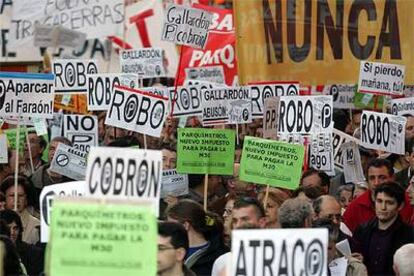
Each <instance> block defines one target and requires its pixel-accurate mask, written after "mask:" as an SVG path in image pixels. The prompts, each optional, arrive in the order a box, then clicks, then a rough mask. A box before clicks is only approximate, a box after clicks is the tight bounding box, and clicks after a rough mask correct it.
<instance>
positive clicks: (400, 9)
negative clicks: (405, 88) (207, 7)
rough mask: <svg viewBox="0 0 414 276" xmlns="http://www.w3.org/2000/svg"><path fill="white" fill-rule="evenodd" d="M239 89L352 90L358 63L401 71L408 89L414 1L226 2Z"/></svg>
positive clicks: (412, 79)
mask: <svg viewBox="0 0 414 276" xmlns="http://www.w3.org/2000/svg"><path fill="white" fill-rule="evenodd" d="M233 5H234V14H235V20H236V32H237V59H238V66H239V78H240V82H241V83H242V84H246V83H249V82H257V81H276V80H278V81H280V80H284V81H300V82H301V84H307V85H309V84H341V83H357V82H358V77H359V65H360V61H361V60H370V61H378V62H385V63H394V64H403V65H405V66H406V76H405V83H406V84H408V83H410V84H412V83H414V70H413V69H414V56H413V54H414V51H413V48H414V17H413V16H412V12H413V11H414V0H375V1H374V0H355V1H350V0H344V1H341V0H337V1H335V0H318V1H315V0H296V1H295V0H238V1H233Z"/></svg>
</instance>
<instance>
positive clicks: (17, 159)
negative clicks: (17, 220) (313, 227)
mask: <svg viewBox="0 0 414 276" xmlns="http://www.w3.org/2000/svg"><path fill="white" fill-rule="evenodd" d="M19 151H20V116H19V117H18V118H17V135H16V163H15V169H14V211H16V212H17V186H18V181H17V178H18V176H19V155H20V154H19Z"/></svg>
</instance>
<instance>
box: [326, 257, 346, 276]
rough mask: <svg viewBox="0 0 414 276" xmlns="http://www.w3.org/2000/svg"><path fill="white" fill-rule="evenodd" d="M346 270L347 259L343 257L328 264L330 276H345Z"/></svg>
mask: <svg viewBox="0 0 414 276" xmlns="http://www.w3.org/2000/svg"><path fill="white" fill-rule="evenodd" d="M347 268H348V259H347V258H345V257H342V258H337V259H335V260H332V262H331V263H330V264H329V270H330V271H331V274H330V275H332V276H346V271H347Z"/></svg>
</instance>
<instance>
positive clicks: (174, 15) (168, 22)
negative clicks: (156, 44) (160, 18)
mask: <svg viewBox="0 0 414 276" xmlns="http://www.w3.org/2000/svg"><path fill="white" fill-rule="evenodd" d="M212 18H213V15H212V14H211V13H209V12H206V11H204V10H200V9H194V8H190V7H185V6H180V5H174V4H170V5H168V6H167V8H166V11H165V17H164V27H163V30H162V38H161V39H162V40H165V41H171V42H174V43H176V44H179V45H187V46H191V47H194V48H201V49H204V47H205V45H206V43H207V38H208V29H209V28H210V25H211V21H212Z"/></svg>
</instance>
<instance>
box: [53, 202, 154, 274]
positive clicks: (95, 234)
mask: <svg viewBox="0 0 414 276" xmlns="http://www.w3.org/2000/svg"><path fill="white" fill-rule="evenodd" d="M50 233H51V238H50V241H51V242H50V243H49V245H48V246H49V248H48V250H49V252H48V253H49V254H47V255H49V258H50V271H49V272H50V273H47V274H48V275H100V276H110V275H115V274H119V272H120V271H122V275H123V276H133V275H155V274H156V272H157V222H156V218H155V216H154V213H153V211H152V210H150V208H149V207H147V206H139V205H132V204H122V203H117V204H115V203H106V204H102V203H101V204H99V203H96V202H86V201H81V199H77V200H76V201H75V200H72V201H68V200H65V201H63V200H56V202H54V205H53V213H52V223H51V232H50ZM143 252H145V254H143ZM46 263H47V261H46Z"/></svg>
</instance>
